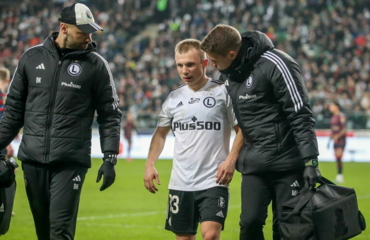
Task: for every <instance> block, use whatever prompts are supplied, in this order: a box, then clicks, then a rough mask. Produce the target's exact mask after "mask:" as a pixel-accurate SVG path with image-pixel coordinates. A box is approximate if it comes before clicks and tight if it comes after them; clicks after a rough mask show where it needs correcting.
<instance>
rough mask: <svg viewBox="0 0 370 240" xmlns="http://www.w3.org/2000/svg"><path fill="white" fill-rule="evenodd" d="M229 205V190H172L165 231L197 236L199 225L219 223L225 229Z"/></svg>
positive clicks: (223, 188) (224, 188) (220, 188)
mask: <svg viewBox="0 0 370 240" xmlns="http://www.w3.org/2000/svg"><path fill="white" fill-rule="evenodd" d="M228 204H229V189H228V188H226V187H213V188H209V189H206V190H201V191H194V192H186V191H178V190H170V191H169V195H168V205H167V219H166V226H165V229H166V230H169V231H172V232H173V233H175V234H181V235H195V234H197V228H198V224H199V223H202V222H205V221H212V222H218V223H220V224H221V225H222V230H223V229H224V223H225V219H226V216H227V209H228Z"/></svg>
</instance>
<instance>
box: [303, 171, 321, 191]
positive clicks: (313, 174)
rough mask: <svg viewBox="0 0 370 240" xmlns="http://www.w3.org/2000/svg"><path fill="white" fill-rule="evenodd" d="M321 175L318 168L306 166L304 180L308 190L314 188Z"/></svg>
mask: <svg viewBox="0 0 370 240" xmlns="http://www.w3.org/2000/svg"><path fill="white" fill-rule="evenodd" d="M320 178H321V173H320V170H319V169H318V167H317V166H306V167H305V169H304V171H303V180H304V184H305V187H306V188H314V187H315V186H316V183H317V182H318V181H319V180H320Z"/></svg>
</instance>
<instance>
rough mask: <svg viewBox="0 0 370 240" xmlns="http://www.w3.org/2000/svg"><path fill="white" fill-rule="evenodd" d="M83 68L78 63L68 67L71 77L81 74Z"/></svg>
mask: <svg viewBox="0 0 370 240" xmlns="http://www.w3.org/2000/svg"><path fill="white" fill-rule="evenodd" d="M81 70H82V68H81V66H80V64H78V63H72V64H71V65H69V66H68V73H69V75H71V76H77V75H79V74H80V73H81Z"/></svg>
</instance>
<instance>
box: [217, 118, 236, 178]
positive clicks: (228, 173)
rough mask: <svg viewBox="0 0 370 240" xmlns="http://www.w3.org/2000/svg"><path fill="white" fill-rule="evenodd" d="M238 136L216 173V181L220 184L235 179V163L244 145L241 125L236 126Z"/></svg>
mask: <svg viewBox="0 0 370 240" xmlns="http://www.w3.org/2000/svg"><path fill="white" fill-rule="evenodd" d="M234 130H235V132H236V136H235V138H234V142H233V146H232V148H231V150H230V153H229V155H228V156H227V158H226V160H225V161H224V162H222V163H221V164H220V166H219V168H218V171H217V174H216V182H217V183H219V184H223V185H224V184H229V183H230V182H231V180H232V179H233V176H234V172H235V163H236V161H237V160H238V157H239V152H240V150H241V149H242V147H243V133H242V131H240V128H239V125H235V126H234Z"/></svg>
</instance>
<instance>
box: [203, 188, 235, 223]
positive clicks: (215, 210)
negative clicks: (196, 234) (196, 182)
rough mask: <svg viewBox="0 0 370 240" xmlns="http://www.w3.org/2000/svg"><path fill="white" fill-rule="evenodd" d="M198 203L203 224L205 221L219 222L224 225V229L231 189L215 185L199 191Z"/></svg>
mask: <svg viewBox="0 0 370 240" xmlns="http://www.w3.org/2000/svg"><path fill="white" fill-rule="evenodd" d="M196 205H197V206H198V208H199V213H200V219H199V221H200V222H201V223H202V224H203V223H204V222H214V223H219V224H220V225H221V227H222V228H221V229H223V227H224V223H225V219H226V216H227V212H228V206H229V189H228V188H226V187H213V188H209V189H207V190H204V191H198V192H197V193H196ZM206 225H207V224H206ZM209 225H210V224H209ZM212 226H218V225H217V224H216V225H212ZM221 229H220V230H221ZM202 230H203V227H202Z"/></svg>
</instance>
